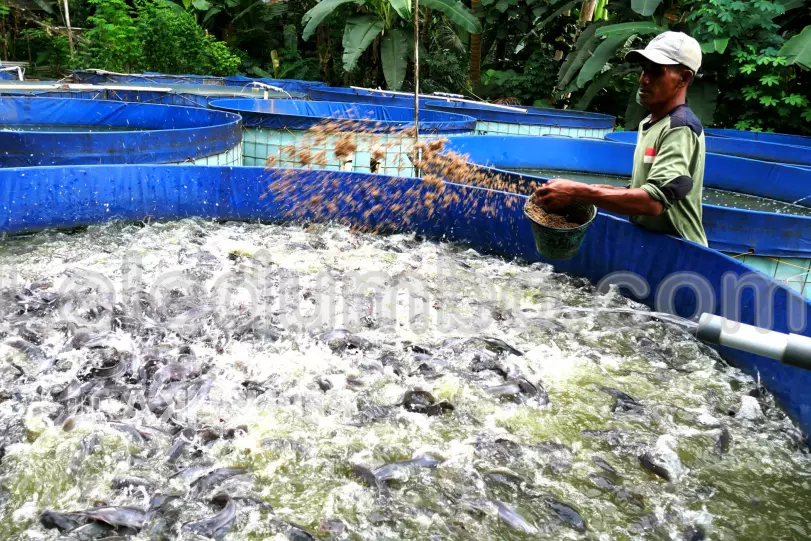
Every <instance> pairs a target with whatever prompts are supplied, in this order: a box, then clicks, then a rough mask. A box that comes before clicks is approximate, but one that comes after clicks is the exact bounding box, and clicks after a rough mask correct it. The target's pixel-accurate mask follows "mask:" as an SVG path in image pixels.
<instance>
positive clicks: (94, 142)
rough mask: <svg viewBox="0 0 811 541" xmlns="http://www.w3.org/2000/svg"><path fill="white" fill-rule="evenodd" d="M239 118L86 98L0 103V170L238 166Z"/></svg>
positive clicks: (20, 99) (1, 100) (0, 100)
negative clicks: (110, 165) (135, 165)
mask: <svg viewBox="0 0 811 541" xmlns="http://www.w3.org/2000/svg"><path fill="white" fill-rule="evenodd" d="M241 141H242V131H241V126H240V118H239V116H238V115H234V114H228V113H223V112H221V111H208V110H205V109H200V108H192V107H173V106H166V105H152V104H135V103H117V102H112V101H97V100H86V99H67V100H66V99H56V98H32V97H4V98H0V166H2V167H20V166H34V165H87V164H102V163H191V164H204V165H238V164H241V161H242V152H241V150H242V149H241Z"/></svg>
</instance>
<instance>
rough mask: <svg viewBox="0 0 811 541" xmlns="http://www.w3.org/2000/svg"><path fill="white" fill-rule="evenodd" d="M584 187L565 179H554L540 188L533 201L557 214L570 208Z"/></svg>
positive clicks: (579, 183)
mask: <svg viewBox="0 0 811 541" xmlns="http://www.w3.org/2000/svg"><path fill="white" fill-rule="evenodd" d="M581 186H583V183H581V182H575V181H573V180H568V179H565V178H553V179H552V180H550V181H548V182H546V183H545V184H542V185H540V186H538V188H537V189H536V190H535V193H533V194H532V197H531V200H532V202H533V203H535V204H536V205H538V206H540V207H541V208H543V209H545V210H548V211H550V212H555V211H557V210H561V209H563V208H565V207H567V206H569V205H570V204H571V203H572V201H574V200H575V199H577V192H578V190H579V189H580V187H581Z"/></svg>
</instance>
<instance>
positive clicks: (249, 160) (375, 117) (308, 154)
mask: <svg viewBox="0 0 811 541" xmlns="http://www.w3.org/2000/svg"><path fill="white" fill-rule="evenodd" d="M212 107H214V108H216V109H221V110H223V111H230V112H234V113H239V114H240V115H241V116H242V120H243V125H244V127H245V128H244V129H245V136H244V144H243V153H244V164H245V165H265V164H268V165H271V166H280V167H310V168H318V169H330V170H345V171H356V172H365V173H369V172H371V173H383V174H389V175H395V176H413V173H414V167H413V164H412V162H411V159H410V155H411V153H412V150H413V146H414V135H413V131H414V129H413V128H414V109H407V108H403V107H383V106H380V105H371V104H364V103H343V102H308V101H294V100H261V101H259V100H253V101H251V100H220V101H215V102H213V103H212ZM419 122H420V135H421V136H429V137H442V136H451V135H458V134H472V133H473V131H474V129H475V126H476V120H475V119H474V118H472V117H468V116H462V115H455V114H450V113H443V112H438V111H421V112H420V120H419Z"/></svg>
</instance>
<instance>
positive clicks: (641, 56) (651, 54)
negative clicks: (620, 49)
mask: <svg viewBox="0 0 811 541" xmlns="http://www.w3.org/2000/svg"><path fill="white" fill-rule="evenodd" d="M625 60H626V61H628V62H634V63H637V64H641V63H642V62H644V61H645V60H649V61H651V62H653V63H654V64H661V65H663V66H675V65H677V64H679V62H676V61H675V60H673V59H672V58H670V57H668V56H667V55H666V54H664V53H662V52H660V51H645V50H644V49H637V50H635V51H630V52H629V53H628V54H626V55H625Z"/></svg>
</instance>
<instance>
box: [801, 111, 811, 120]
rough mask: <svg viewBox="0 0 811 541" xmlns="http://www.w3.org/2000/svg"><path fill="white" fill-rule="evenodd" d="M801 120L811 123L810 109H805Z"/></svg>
mask: <svg viewBox="0 0 811 541" xmlns="http://www.w3.org/2000/svg"><path fill="white" fill-rule="evenodd" d="M803 120H805V121H806V122H811V109H806V110H805V112H804V113H803Z"/></svg>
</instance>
